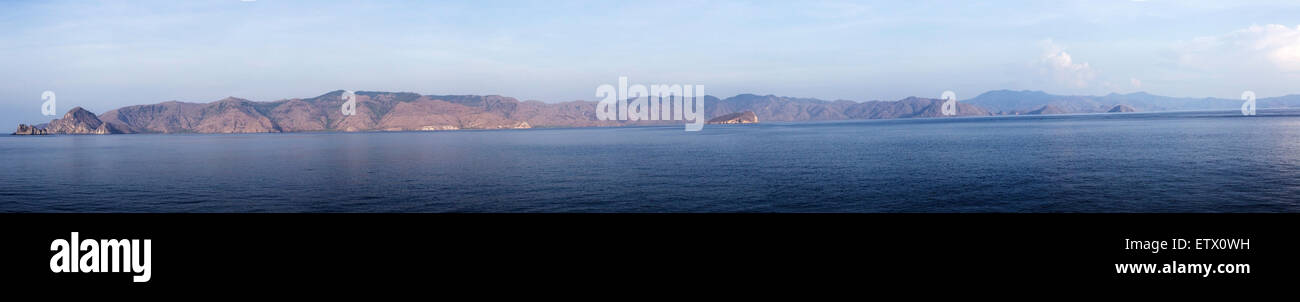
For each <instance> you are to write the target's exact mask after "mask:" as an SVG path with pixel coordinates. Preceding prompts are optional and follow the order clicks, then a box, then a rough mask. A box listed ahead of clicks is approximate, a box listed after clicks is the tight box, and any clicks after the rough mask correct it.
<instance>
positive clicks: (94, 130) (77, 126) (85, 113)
mask: <svg viewBox="0 0 1300 302" xmlns="http://www.w3.org/2000/svg"><path fill="white" fill-rule="evenodd" d="M45 130H46V132H48V133H49V134H121V133H129V131H127V130H126V129H122V128H121V127H117V126H115V125H110V124H108V123H104V122H103V121H100V119H99V117H97V116H95V114H94V113H91V112H90V111H89V110H86V109H82V108H81V107H75V108H72V110H68V113H65V114H63V118H60V119H55V120H53V121H50V125H49V126H47V127H46V128H45Z"/></svg>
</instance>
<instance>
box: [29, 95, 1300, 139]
mask: <svg viewBox="0 0 1300 302" xmlns="http://www.w3.org/2000/svg"><path fill="white" fill-rule="evenodd" d="M343 93H344V92H343V91H342V90H339V91H332V92H329V93H325V94H322V95H320V96H316V97H313V98H305V99H287V100H280V101H273V102H254V101H249V100H245V99H240V98H234V97H230V98H225V99H222V100H218V101H215V102H210V103H185V102H176V101H170V102H163V103H158V104H151V105H134V106H127V107H122V108H118V109H114V110H110V111H108V112H105V113H103V114H101V115H95V114H93V113H91V112H89V111H86V110H85V109H82V108H80V107H77V108H73V109H72V110H70V111H68V113H67V114H65V115H64V116H63V118H60V119H55V120H53V121H51V122H50V123H49V124H42V125H36V126H27V125H20V126H19V128H18V131H16V132H15V134H125V133H267V132H303V131H434V130H458V129H518V128H534V127H603V126H624V125H654V124H680V123H682V121H640V122H629V121H602V120H597V118H596V102H591V101H572V102H563V103H543V102H540V101H522V102H521V101H519V100H517V99H515V98H511V97H504V96H498V95H488V96H479V95H420V94H415V93H407V92H372V91H363V92H357V93H356V96H357V98H356V105H357V106H356V114H354V115H343V113H342V111H341V110H340V107H341V106H342V105H343V103H344V99H343ZM1257 102H1258V104H1259V107H1261V108H1286V107H1300V95H1288V96H1283V97H1275V98H1264V99H1259V100H1257ZM942 104H943V100H939V99H929V98H917V97H909V98H905V99H902V100H898V101H868V102H855V101H846V100H836V101H826V100H819V99H811V98H793V97H780V96H774V95H765V96H760V95H754V94H741V95H737V96H733V97H729V98H726V99H718V98H716V97H713V96H706V97H705V118H706V119H709V118H713V117H721V116H726V115H728V114H735V113H745V116H746V117H747V119H748V117H749V116H752V117H753V118H754V119H755V120H756V121H757V120H761V121H777V122H795V121H829V120H855V119H891V118H920V117H944V115H942V114H941V109H940V108H941V107H942ZM1240 106H1241V101H1240V100H1233V99H1217V98H1201V99H1197V98H1174V97H1164V96H1156V95H1151V94H1147V93H1141V92H1139V93H1131V94H1110V95H1106V96H1061V95H1052V94H1047V93H1044V92H1041V91H1009V90H997V91H990V92H986V93H984V94H981V95H979V96H977V97H975V98H973V99H969V100H964V101H961V102H958V103H957V109H958V110H957V116H989V115H1006V114H1062V113H1103V112H1133V111H1171V110H1210V109H1237V108H1240ZM749 112H752V113H749Z"/></svg>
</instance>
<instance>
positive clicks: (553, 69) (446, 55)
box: [0, 0, 1300, 123]
mask: <svg viewBox="0 0 1300 302" xmlns="http://www.w3.org/2000/svg"><path fill="white" fill-rule="evenodd" d="M0 70H3V71H5V72H4V73H3V74H0V122H4V123H8V122H14V123H17V122H26V123H33V122H45V121H48V120H49V119H50V118H49V117H45V116H42V115H41V112H40V106H41V104H42V102H43V101H42V100H41V94H42V92H44V91H52V92H55V93H56V96H57V105H58V106H57V107H58V108H57V110H58V112H59V114H60V115H61V114H62V113H63V112H64V111H66V110H67V109H69V108H71V107H72V106H82V107H85V108H86V109H88V110H91V111H92V112H96V113H103V112H104V111H107V110H111V109H114V108H118V107H121V106H126V105H136V104H152V103H159V102H163V101H169V100H177V101H185V102H211V101H216V100H219V99H221V98H225V97H227V96H235V97H241V98H245V99H250V100H255V101H274V100H280V99H286V98H295V97H314V96H317V95H320V94H323V93H325V92H328V91H332V90H337V89H348V90H367V91H406V92H416V93H421V94H480V95H488V94H498V95H505V96H511V97H515V98H518V99H520V100H540V101H545V102H561V101H571V100H580V99H581V100H594V99H595V95H594V93H595V88H596V87H597V86H600V85H602V84H616V83H617V81H618V77H620V76H627V77H628V78H629V82H631V83H634V84H684V85H685V84H689V85H705V87H706V90H705V92H706V93H708V94H710V95H715V96H720V97H728V96H732V95H736V94H741V93H754V94H775V95H782V96H794V97H812V98H821V99H827V100H836V99H845V100H854V101H868V100H897V99H902V98H905V97H908V96H921V97H934V98H937V97H939V95H940V94H941V93H942V92H943V91H954V92H956V93H957V96H958V98H959V99H968V98H972V97H975V96H976V95H978V94H980V93H983V92H986V91H989V90H997V89H1012V90H1042V91H1046V92H1049V93H1054V94H1083V95H1104V94H1108V93H1131V92H1138V91H1145V92H1149V93H1153V94H1159V95H1168V96H1190V97H1223V98H1237V97H1239V96H1240V95H1241V92H1242V91H1244V90H1252V91H1255V92H1256V93H1257V94H1258V95H1259V96H1260V97H1261V98H1262V97H1269V96H1278V95H1286V94H1295V93H1300V1H1248V0H1245V1H1243V0H1237V1H1194V0H1185V1H1164V0H1147V1H1132V0H1091V1H1068V0H1065V1H816V0H813V1H672V0H666V1H563V0H558V1H557V0H549V1H463V2H462V1H285V0H253V1H250V0H195V1H129V0H128V1H85V0H82V1H9V0H4V1H0Z"/></svg>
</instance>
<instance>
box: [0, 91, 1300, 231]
mask: <svg viewBox="0 0 1300 302" xmlns="http://www.w3.org/2000/svg"><path fill="white" fill-rule="evenodd" d="M0 154H3V157H2V159H0V176H2V178H3V179H2V180H0V211H3V212H443V211H469V212H480V211H484V212H735V211H740V212H1297V211H1300V110H1263V111H1260V115H1259V116H1255V117H1242V116H1240V115H1239V113H1237V112H1182V113H1151V114H1147V113H1139V114H1105V115H1070V116H1013V117H986V118H950V119H900V120H874V121H847V122H823V123H765V124H758V125H739V126H713V125H711V126H707V127H705V129H704V131H702V132H696V133H688V132H684V131H682V128H681V127H679V126H678V127H637V128H580V129H531V130H500V131H448V132H400V133H297V134H249V135H110V136H50V137H10V136H5V137H0Z"/></svg>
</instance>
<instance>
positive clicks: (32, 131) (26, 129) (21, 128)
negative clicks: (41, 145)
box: [13, 124, 50, 135]
mask: <svg viewBox="0 0 1300 302" xmlns="http://www.w3.org/2000/svg"><path fill="white" fill-rule="evenodd" d="M46 134H50V133H49V132H47V131H45V128H41V127H37V126H35V125H32V126H28V125H27V124H18V130H15V131H14V133H13V135H46Z"/></svg>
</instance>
